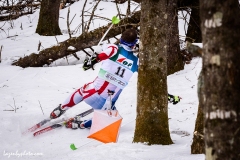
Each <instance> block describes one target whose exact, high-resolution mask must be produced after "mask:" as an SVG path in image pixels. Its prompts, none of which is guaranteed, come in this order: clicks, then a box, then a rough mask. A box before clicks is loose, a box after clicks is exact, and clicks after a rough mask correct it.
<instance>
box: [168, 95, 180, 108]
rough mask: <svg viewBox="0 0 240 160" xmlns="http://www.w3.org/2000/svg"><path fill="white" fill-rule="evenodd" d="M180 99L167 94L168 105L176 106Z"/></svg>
mask: <svg viewBox="0 0 240 160" xmlns="http://www.w3.org/2000/svg"><path fill="white" fill-rule="evenodd" d="M180 99H181V97H179V96H173V95H171V94H168V101H169V102H170V103H173V104H174V105H175V104H177V103H178V102H180Z"/></svg>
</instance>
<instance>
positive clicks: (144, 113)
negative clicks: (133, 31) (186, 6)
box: [133, 0, 173, 145]
mask: <svg viewBox="0 0 240 160" xmlns="http://www.w3.org/2000/svg"><path fill="white" fill-rule="evenodd" d="M166 6H168V5H167V0H163V1H155V0H149V1H142V4H141V15H142V16H141V24H140V25H141V30H140V36H141V47H140V55H139V70H138V87H137V91H138V94H137V119H136V128H135V133H134V139H133V142H142V143H147V144H148V145H151V144H163V145H168V144H172V143H173V142H172V140H171V137H170V133H169V127H168V102H167V52H168V47H169V43H168V39H167V37H168V35H167V34H168V28H169V26H168V18H170V17H168V16H167V14H168V13H167V11H168V8H166Z"/></svg>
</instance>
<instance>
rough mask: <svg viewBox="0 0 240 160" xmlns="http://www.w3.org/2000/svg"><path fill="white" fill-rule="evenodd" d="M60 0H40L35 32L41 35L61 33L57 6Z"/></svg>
mask: <svg viewBox="0 0 240 160" xmlns="http://www.w3.org/2000/svg"><path fill="white" fill-rule="evenodd" d="M60 1H61V0H42V2H41V9H40V14H39V20H38V25H37V29H36V33H38V34H39V35H43V36H55V35H61V34H62V33H61V30H60V28H59V24H58V20H59V6H60Z"/></svg>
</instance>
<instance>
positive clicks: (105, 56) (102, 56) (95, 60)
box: [83, 44, 118, 71]
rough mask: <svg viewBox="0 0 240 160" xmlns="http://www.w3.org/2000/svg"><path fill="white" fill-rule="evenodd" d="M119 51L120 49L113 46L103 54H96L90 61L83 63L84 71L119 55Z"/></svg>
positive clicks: (86, 60)
mask: <svg viewBox="0 0 240 160" xmlns="http://www.w3.org/2000/svg"><path fill="white" fill-rule="evenodd" d="M117 50H118V47H117V46H116V45H114V44H112V45H109V46H108V47H107V48H106V49H104V50H103V51H102V52H100V53H98V54H95V56H92V57H91V58H90V59H85V60H84V63H83V70H85V71H86V70H88V69H90V68H92V69H93V66H94V65H95V64H96V63H98V62H100V61H102V60H105V59H108V58H110V57H112V56H114V55H115V54H116V53H117Z"/></svg>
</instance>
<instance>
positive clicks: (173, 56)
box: [166, 0, 185, 75]
mask: <svg viewBox="0 0 240 160" xmlns="http://www.w3.org/2000/svg"><path fill="white" fill-rule="evenodd" d="M166 13H167V14H166V16H167V24H168V29H167V30H166V32H167V34H166V35H167V37H166V39H167V41H168V47H167V49H168V50H167V63H168V65H167V73H168V75H170V74H173V73H175V72H177V71H180V70H182V69H183V68H184V64H185V63H184V61H183V57H182V55H181V54H180V46H179V36H178V35H179V30H178V16H177V14H178V11H177V0H168V1H167V4H166Z"/></svg>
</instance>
